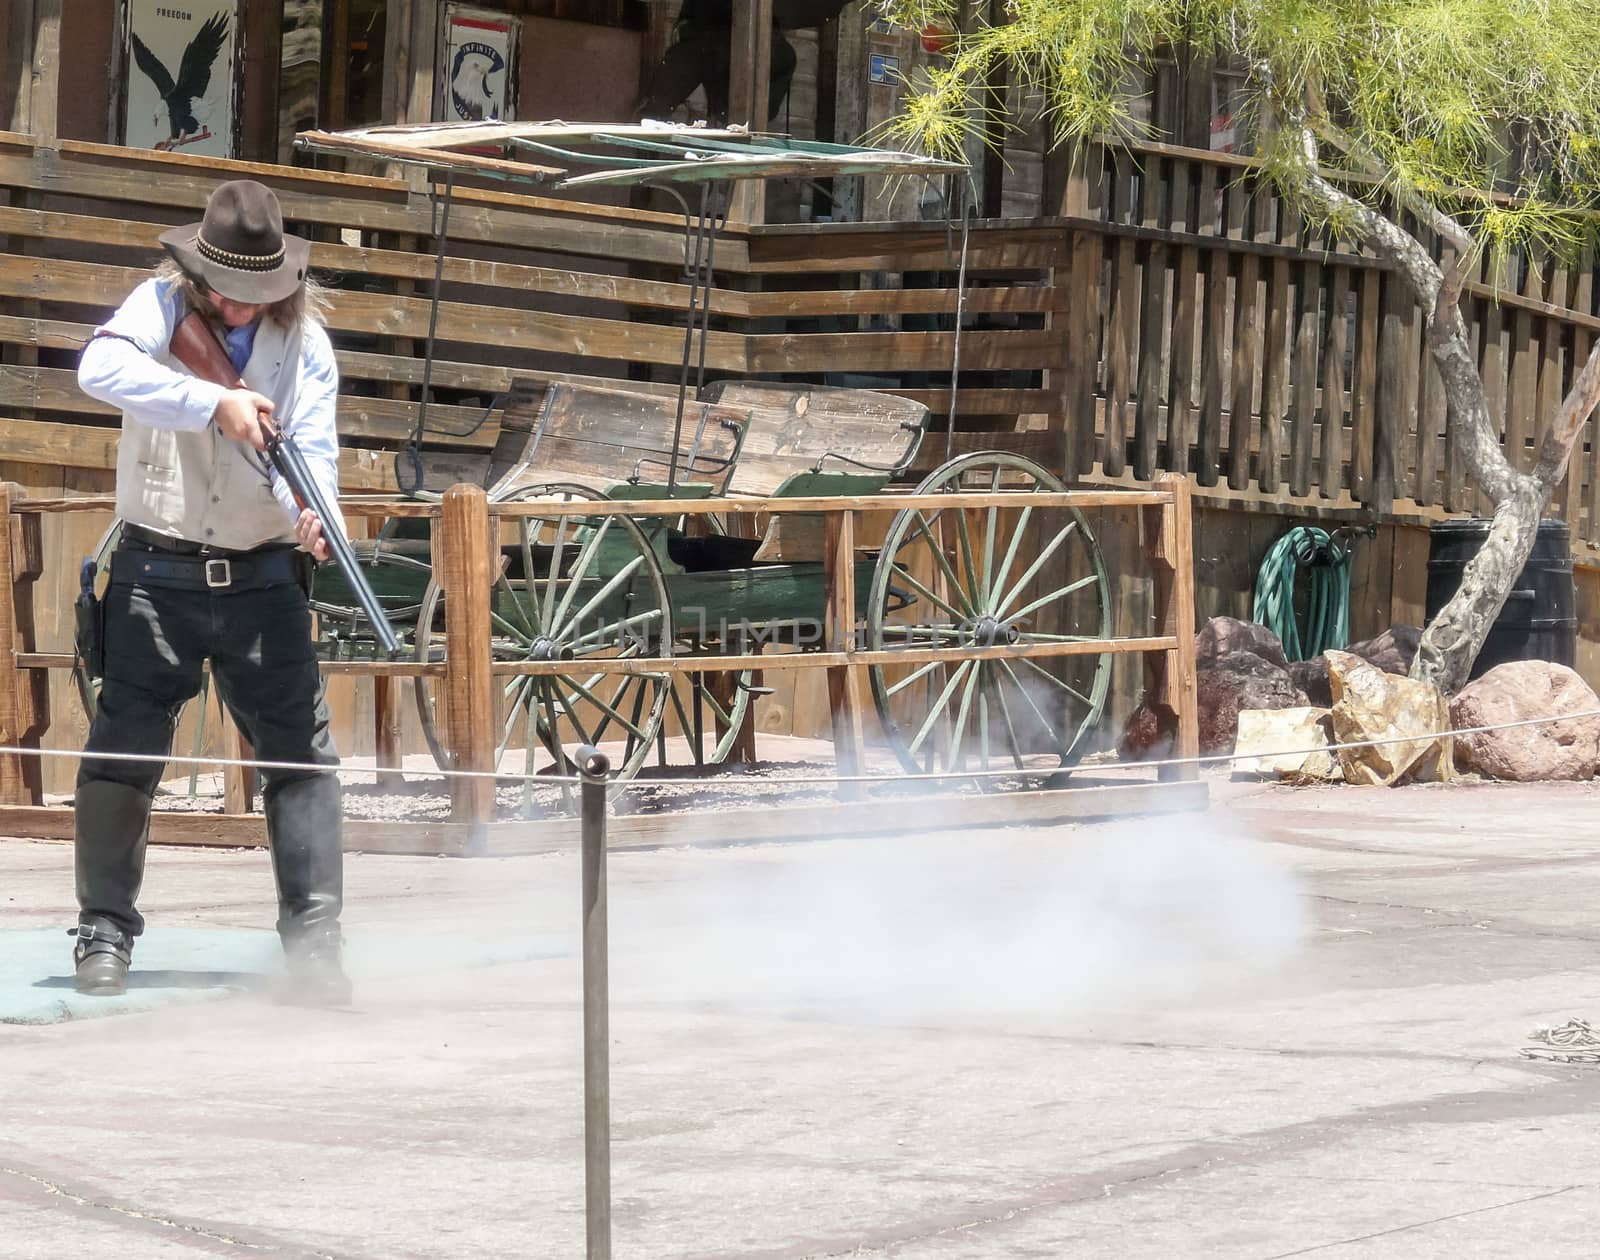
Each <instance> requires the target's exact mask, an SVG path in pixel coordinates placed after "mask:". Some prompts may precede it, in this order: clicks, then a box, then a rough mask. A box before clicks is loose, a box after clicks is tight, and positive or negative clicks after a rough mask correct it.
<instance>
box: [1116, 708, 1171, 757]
mask: <svg viewBox="0 0 1600 1260" xmlns="http://www.w3.org/2000/svg"><path fill="white" fill-rule="evenodd" d="M1177 734H1178V718H1177V715H1176V714H1175V713H1173V711H1172V710H1171V709H1170V708H1168V707H1167V706H1166V705H1164V704H1156V703H1154V702H1153V701H1152V700H1151V699H1150V697H1149V695H1148V694H1146V695H1142V696H1140V697H1139V705H1138V707H1137V708H1136V709H1134V711H1133V713H1132V715H1131V716H1130V717H1129V718H1128V724H1127V726H1125V727H1123V729H1122V741H1121V743H1120V744H1118V745H1117V751H1118V753H1119V754H1120V755H1121V757H1122V759H1123V760H1124V761H1145V760H1151V761H1159V760H1160V759H1162V758H1164V757H1170V756H1172V750H1173V748H1174V747H1175V746H1176V743H1177Z"/></svg>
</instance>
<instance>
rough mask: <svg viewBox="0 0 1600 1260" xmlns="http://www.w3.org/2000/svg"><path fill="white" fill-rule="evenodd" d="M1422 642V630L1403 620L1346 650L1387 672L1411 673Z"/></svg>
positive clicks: (1353, 644)
mask: <svg viewBox="0 0 1600 1260" xmlns="http://www.w3.org/2000/svg"><path fill="white" fill-rule="evenodd" d="M1420 642H1422V630H1421V629H1420V628H1419V627H1417V626H1408V625H1406V624H1404V623H1403V622H1402V623H1401V624H1399V625H1394V626H1390V627H1389V628H1388V629H1387V630H1385V631H1384V632H1383V633H1382V634H1380V635H1378V637H1377V638H1375V639H1363V640H1362V641H1361V642H1360V643H1352V644H1351V645H1350V646H1349V647H1347V648H1345V651H1346V652H1349V653H1350V654H1351V655H1352V656H1359V657H1360V658H1361V659H1362V660H1364V661H1365V662H1366V663H1367V664H1368V665H1376V666H1377V667H1378V668H1379V669H1381V670H1382V671H1383V672H1384V673H1386V674H1409V673H1410V672H1411V662H1412V661H1413V660H1415V659H1416V656H1417V644H1419V643H1420Z"/></svg>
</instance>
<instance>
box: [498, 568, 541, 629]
mask: <svg viewBox="0 0 1600 1260" xmlns="http://www.w3.org/2000/svg"><path fill="white" fill-rule="evenodd" d="M494 585H495V587H496V588H497V589H503V590H504V591H505V593H506V594H507V595H508V596H510V598H511V607H512V608H513V609H514V610H515V611H516V614H517V622H518V623H520V626H519V628H520V629H521V630H522V631H523V632H524V633H526V634H529V635H532V634H533V633H535V631H536V630H537V622H536V621H535V620H534V616H535V611H536V610H534V609H530V608H529V607H528V606H527V605H525V604H524V603H523V602H522V597H521V596H520V595H518V594H517V588H516V586H515V585H514V584H513V583H512V581H511V579H510V578H508V577H507V576H506V572H505V567H504V566H503V565H502V566H501V568H500V572H499V573H497V574H496V575H495V579H494ZM494 606H495V598H494V594H493V592H491V593H490V595H489V615H490V617H491V618H493V617H494V616H495V615H496V614H495V612H494ZM500 621H501V623H502V624H507V623H508V622H510V618H508V617H505V616H501V617H500Z"/></svg>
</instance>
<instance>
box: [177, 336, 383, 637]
mask: <svg viewBox="0 0 1600 1260" xmlns="http://www.w3.org/2000/svg"><path fill="white" fill-rule="evenodd" d="M171 350H172V357H173V358H175V359H177V360H178V362H179V363H181V364H183V366H184V367H186V368H188V369H189V371H191V372H193V373H194V374H195V375H196V376H198V377H199V378H200V379H201V380H203V381H210V382H212V383H213V384H215V385H221V386H222V387H223V388H224V389H246V388H248V386H246V385H245V383H244V382H243V381H241V380H240V379H239V374H238V372H236V371H234V368H233V361H232V360H231V359H229V358H228V352H227V351H226V350H224V349H223V348H222V343H221V342H220V341H218V340H217V335H216V334H215V333H214V332H212V331H211V327H210V325H208V324H207V323H206V322H205V320H204V319H202V318H201V317H200V315H199V314H198V313H197V312H193V311H191V312H190V313H189V314H188V315H186V316H184V318H183V319H182V320H181V321H180V322H179V324H178V326H177V327H176V328H175V329H173V331H172V345H171ZM256 423H257V424H259V425H260V426H261V436H262V439H263V440H264V441H265V442H266V447H267V457H268V458H269V459H271V460H272V466H273V467H274V468H276V469H277V470H278V476H280V477H282V478H283V480H284V482H285V483H286V484H287V485H288V487H289V492H290V493H291V494H292V495H293V496H294V501H295V504H296V505H297V506H299V507H301V508H310V509H311V510H312V511H313V512H315V513H316V514H317V519H318V520H319V521H321V522H322V536H323V537H324V538H325V539H327V540H328V550H329V551H330V552H331V553H332V555H333V559H334V560H335V562H337V564H338V565H339V567H340V568H341V569H343V570H344V575H345V579H346V580H347V581H348V582H349V583H350V589H351V590H352V591H354V592H355V597H356V600H357V602H358V603H360V605H361V611H362V612H364V613H366V614H367V620H368V621H370V622H372V628H373V629H374V630H375V631H376V632H377V635H378V640H379V642H381V643H382V644H383V648H384V651H386V652H390V653H393V652H395V651H398V650H399V647H400V640H399V638H398V637H397V636H396V635H395V632H394V627H393V626H391V625H390V624H389V618H388V616H387V615H386V614H385V613H384V611H383V606H382V605H381V604H380V603H378V597H377V595H376V594H374V593H373V590H372V587H371V585H370V584H369V583H368V582H367V578H366V575H365V574H364V573H362V572H361V566H360V564H359V563H357V561H356V553H355V551H354V549H353V548H351V546H350V540H349V539H348V538H346V537H345V536H344V533H343V532H342V531H341V530H340V529H339V526H338V520H339V518H338V517H337V516H336V515H335V514H334V513H333V512H331V511H330V510H329V508H328V503H327V500H326V499H324V498H323V495H322V488H321V487H320V486H318V485H317V479H316V478H315V477H314V476H312V475H311V469H310V467H309V466H308V465H307V464H306V459H305V456H304V455H302V454H301V453H300V448H299V447H298V446H297V445H295V440H294V438H292V437H291V436H290V435H289V434H287V433H281V432H279V430H278V427H277V425H275V424H273V423H272V420H271V419H270V418H269V417H268V415H267V413H266V412H264V411H263V412H259V413H257V415H256Z"/></svg>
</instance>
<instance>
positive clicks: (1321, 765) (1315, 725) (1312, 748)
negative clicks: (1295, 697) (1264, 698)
mask: <svg viewBox="0 0 1600 1260" xmlns="http://www.w3.org/2000/svg"><path fill="white" fill-rule="evenodd" d="M1332 737H1333V723H1332V721H1331V719H1330V715H1329V711H1328V710H1327V709H1323V708H1319V707H1318V706H1316V705H1299V706H1297V707H1296V708H1293V709H1244V710H1241V711H1240V713H1239V742H1238V744H1237V746H1236V747H1235V748H1234V754H1235V755H1236V756H1237V757H1238V758H1239V759H1238V760H1237V761H1235V762H1234V763H1233V773H1234V775H1235V777H1249V776H1253V775H1275V776H1277V777H1278V778H1280V779H1287V780H1289V781H1290V782H1291V783H1316V782H1328V781H1331V780H1337V779H1342V778H1343V777H1344V775H1343V773H1342V772H1341V770H1340V768H1339V762H1338V759H1337V758H1336V757H1335V756H1334V755H1333V753H1332V752H1330V751H1329V750H1328V745H1329V743H1330V742H1331V741H1332ZM1246 754H1249V755H1246Z"/></svg>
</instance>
